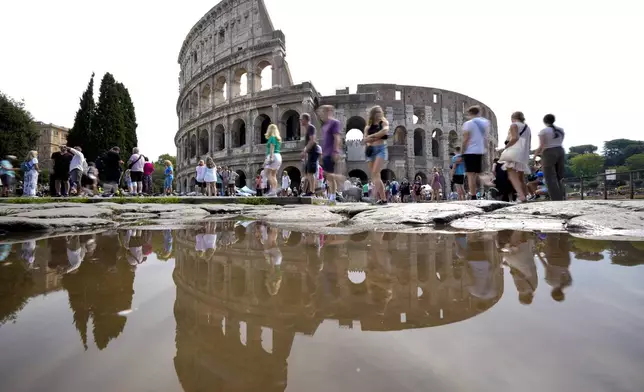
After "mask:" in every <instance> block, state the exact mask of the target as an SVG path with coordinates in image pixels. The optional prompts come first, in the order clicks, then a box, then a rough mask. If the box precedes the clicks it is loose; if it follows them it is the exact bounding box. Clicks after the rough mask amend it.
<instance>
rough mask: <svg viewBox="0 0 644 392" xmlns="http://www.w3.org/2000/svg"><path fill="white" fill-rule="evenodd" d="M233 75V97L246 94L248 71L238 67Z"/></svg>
mask: <svg viewBox="0 0 644 392" xmlns="http://www.w3.org/2000/svg"><path fill="white" fill-rule="evenodd" d="M233 76H234V79H233V82H232V85H231V87H232V91H231V92H232V96H233V98H237V97H241V96H244V95H246V94H248V72H247V71H246V70H245V69H244V68H238V69H237V70H235V73H234V75H233Z"/></svg>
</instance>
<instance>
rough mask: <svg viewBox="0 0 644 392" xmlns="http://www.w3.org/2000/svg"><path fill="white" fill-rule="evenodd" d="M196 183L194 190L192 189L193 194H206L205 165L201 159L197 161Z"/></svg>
mask: <svg viewBox="0 0 644 392" xmlns="http://www.w3.org/2000/svg"><path fill="white" fill-rule="evenodd" d="M196 171H197V182H196V183H195V186H196V188H197V189H198V190H197V189H194V191H195V192H197V193H202V194H205V193H207V191H208V189H207V188H206V187H207V185H206V181H205V180H204V177H205V176H206V163H205V162H204V161H203V159H200V160H199V163H197V168H196Z"/></svg>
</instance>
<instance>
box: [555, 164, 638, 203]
mask: <svg viewBox="0 0 644 392" xmlns="http://www.w3.org/2000/svg"><path fill="white" fill-rule="evenodd" d="M642 174H644V170H631V171H624V172H618V173H617V172H616V173H598V174H595V175H594V176H585V177H569V178H564V179H563V181H564V184H565V186H566V188H569V187H572V188H573V189H575V188H576V186H575V185H576V184H579V196H580V198H581V200H584V198H586V197H592V196H590V195H589V196H586V193H589V191H590V192H593V191H594V192H593V193H595V194H596V196H597V197H600V198H603V199H604V200H608V196H609V193H613V191H611V190H610V189H609V187H610V186H611V185H612V186H613V187H614V188H613V189H615V192H614V193H615V195H617V196H623V198H629V199H635V198H636V196H640V195H641V197H642V198H644V190H636V188H635V182H636V181H642V179H644V175H642ZM609 176H610V177H614V178H615V179H614V180H613V179H610V180H609V179H607V178H608V177H609ZM620 177H621V178H622V179H620ZM626 177H628V180H626V179H625V178H626ZM593 182H595V183H596V184H597V185H596V186H593V187H589V185H590V184H592V183H593ZM621 182H623V183H627V185H622V186H619V183H621ZM640 186H641V185H640ZM566 193H567V194H568V195H570V194H571V193H570V191H569V190H568V189H566ZM575 193H577V192H573V193H572V194H573V195H574V194H575ZM573 198H574V196H573ZM568 199H570V197H568Z"/></svg>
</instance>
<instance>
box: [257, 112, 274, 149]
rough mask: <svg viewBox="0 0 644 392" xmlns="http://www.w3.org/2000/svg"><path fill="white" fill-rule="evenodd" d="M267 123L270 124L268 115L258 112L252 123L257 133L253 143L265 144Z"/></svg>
mask: <svg viewBox="0 0 644 392" xmlns="http://www.w3.org/2000/svg"><path fill="white" fill-rule="evenodd" d="M269 125H271V118H270V117H268V115H266V114H260V115H259V116H257V118H255V122H254V123H253V128H254V129H255V134H256V135H257V141H256V142H255V143H259V144H266V142H267V140H266V131H267V130H268V126H269Z"/></svg>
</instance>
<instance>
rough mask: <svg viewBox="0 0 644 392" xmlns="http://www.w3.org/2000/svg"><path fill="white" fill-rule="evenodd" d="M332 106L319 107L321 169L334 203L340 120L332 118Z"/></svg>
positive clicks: (331, 200)
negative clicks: (322, 123) (321, 122)
mask: <svg viewBox="0 0 644 392" xmlns="http://www.w3.org/2000/svg"><path fill="white" fill-rule="evenodd" d="M333 111H334V108H333V106H331V105H324V106H321V107H320V109H319V112H320V119H321V120H322V121H323V122H324V125H322V140H323V142H322V169H323V170H324V174H325V175H326V180H327V185H328V191H329V201H330V202H331V203H332V204H333V203H335V193H336V191H337V189H338V187H337V185H338V182H339V179H338V175H337V174H336V173H335V164H336V162H337V161H338V157H339V156H340V143H341V139H340V129H341V128H342V125H341V124H340V121H338V120H336V119H335V118H333Z"/></svg>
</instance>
